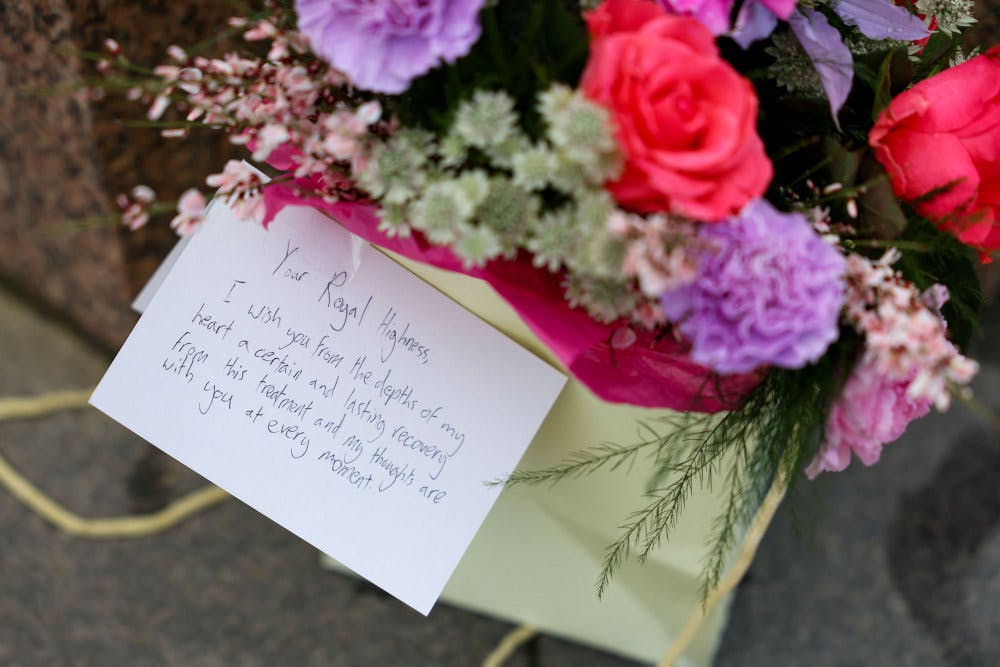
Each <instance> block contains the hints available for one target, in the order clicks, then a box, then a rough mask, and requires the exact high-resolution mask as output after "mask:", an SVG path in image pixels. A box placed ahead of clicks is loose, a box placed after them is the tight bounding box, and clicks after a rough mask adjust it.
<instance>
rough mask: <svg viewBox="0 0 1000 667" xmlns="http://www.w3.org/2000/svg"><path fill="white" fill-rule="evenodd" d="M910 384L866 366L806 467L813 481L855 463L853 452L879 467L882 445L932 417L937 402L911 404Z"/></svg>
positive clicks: (855, 375)
mask: <svg viewBox="0 0 1000 667" xmlns="http://www.w3.org/2000/svg"><path fill="white" fill-rule="evenodd" d="M909 384H910V382H909V380H905V381H900V380H894V379H892V378H890V377H888V376H886V375H884V374H883V373H880V372H879V370H878V367H877V365H876V364H875V363H874V362H870V361H861V362H859V363H858V365H857V366H855V367H854V370H853V371H852V372H851V376H850V377H849V378H848V379H847V382H846V383H845V384H844V391H843V393H842V394H841V396H840V398H839V400H838V401H837V402H836V403H835V404H834V405H833V408H831V410H830V416H829V418H828V419H827V422H826V439H825V440H824V442H823V445H822V447H821V448H820V451H819V453H818V454H817V455H816V458H815V459H813V461H812V463H810V464H809V466H808V467H807V468H806V475H807V476H808V477H809V479H813V478H815V477H816V475H818V474H820V473H821V472H825V471H831V472H839V471H841V470H843V469H844V468H846V467H847V465H848V464H849V463H850V462H851V452H854V455H855V456H857V457H858V458H859V459H861V462H862V463H864V464H865V465H866V466H870V465H874V464H875V463H877V462H878V460H879V457H880V456H881V454H882V446H883V445H886V444H888V443H890V442H892V441H893V440H895V439H897V438H898V437H899V436H901V435H903V431H905V430H906V426H907V424H909V423H910V422H911V421H913V420H914V419H919V418H920V417H923V416H924V415H926V414H927V412H928V411H929V410H930V407H931V400H930V399H929V398H923V399H919V400H913V399H911V398H910V397H909V396H908V395H907V393H906V389H907V387H908V386H909Z"/></svg>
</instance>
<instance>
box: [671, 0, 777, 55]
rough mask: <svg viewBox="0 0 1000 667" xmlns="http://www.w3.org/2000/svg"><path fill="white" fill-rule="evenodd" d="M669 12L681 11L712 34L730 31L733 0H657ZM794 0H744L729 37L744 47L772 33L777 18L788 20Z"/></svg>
mask: <svg viewBox="0 0 1000 667" xmlns="http://www.w3.org/2000/svg"><path fill="white" fill-rule="evenodd" d="M658 1H659V5H660V6H661V7H663V9H665V10H666V11H667V12H668V13H670V14H684V15H686V16H691V17H693V18H695V19H697V20H698V21H700V22H701V23H702V24H703V25H704V26H705V27H706V28H708V29H709V30H711V31H712V34H714V35H722V34H727V33H729V28H730V21H729V19H730V16H731V15H732V13H733V5H735V4H736V0H658ZM794 9H795V0H746V2H744V3H743V6H742V7H741V8H740V12H739V16H738V17H737V19H736V26H735V30H734V32H733V33H732V36H733V38H734V39H736V41H738V42H739V43H740V45H742V46H743V48H746V47H747V46H749V44H750V42H752V41H755V40H757V39H763V38H764V37H767V36H768V35H769V34H771V31H772V30H774V26H775V25H776V24H777V19H778V18H781V19H788V17H789V16H790V15H791V13H792V10H794Z"/></svg>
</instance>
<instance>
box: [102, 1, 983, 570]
mask: <svg viewBox="0 0 1000 667" xmlns="http://www.w3.org/2000/svg"><path fill="white" fill-rule="evenodd" d="M971 6H972V2H971V1H970V0H895V1H894V0H798V1H796V0H683V1H682V0H657V1H653V0H603V1H602V2H588V1H581V2H576V1H574V0H544V1H538V2H517V1H515V0H492V1H491V0H422V1H420V2H417V1H416V0H406V1H402V2H399V1H394V2H369V1H366V2H361V1H360V0H295V2H294V3H292V2H280V1H277V0H268V1H267V2H265V3H264V4H263V8H262V10H261V11H259V12H257V13H255V14H252V15H250V16H246V17H240V18H234V19H232V20H231V23H230V32H229V34H240V35H242V37H243V39H244V40H246V42H247V44H246V47H245V49H243V50H240V51H236V52H232V53H227V54H225V55H221V56H219V57H215V58H209V57H204V56H201V55H194V54H193V53H189V52H187V51H185V50H184V49H183V48H181V47H179V46H175V47H172V48H171V49H170V50H169V53H168V56H169V62H168V63H166V64H162V65H160V66H158V67H155V68H153V69H152V70H145V69H143V68H140V67H138V66H136V65H134V64H133V63H132V62H130V61H129V60H128V59H127V58H126V57H125V56H124V55H123V54H122V53H121V49H120V47H119V46H118V45H117V44H116V43H115V42H113V41H110V40H109V41H108V43H107V44H106V46H107V50H108V53H107V54H105V55H104V56H103V57H102V58H101V59H100V61H99V63H98V67H99V69H100V70H101V71H102V73H103V74H104V75H105V76H106V77H107V78H108V79H109V80H110V81H113V82H114V83H115V84H116V86H118V87H125V88H127V89H128V90H129V95H131V96H133V97H134V98H136V99H140V100H143V101H145V102H146V103H148V118H149V120H150V121H155V122H157V123H159V124H161V125H162V128H163V129H162V132H163V133H164V134H165V135H167V136H174V137H184V136H187V135H188V133H189V132H190V131H191V129H192V128H194V127H210V128H214V129H217V130H220V131H223V132H226V133H227V134H228V135H229V137H230V138H231V140H232V142H233V143H235V144H240V145H243V146H245V147H246V148H247V150H248V151H249V152H250V153H251V154H252V158H253V159H254V160H256V161H257V162H258V163H262V164H261V166H262V168H264V169H266V170H267V172H268V174H269V176H270V179H262V178H261V177H260V175H259V172H257V171H256V170H254V169H253V168H251V167H250V166H248V164H247V163H245V162H239V161H231V162H229V163H228V164H226V165H225V166H224V168H223V169H222V170H221V171H220V172H219V173H215V174H211V175H209V176H208V177H207V178H206V181H205V183H206V185H207V186H209V187H211V188H215V189H217V192H218V195H219V196H221V197H223V198H224V199H225V200H227V201H228V202H229V203H230V204H231V205H232V206H234V207H235V209H236V210H237V211H238V213H239V215H240V217H242V218H244V219H246V220H247V222H248V224H258V225H264V226H267V225H269V224H270V223H271V221H272V220H273V219H274V217H275V215H276V213H277V212H279V211H280V210H281V209H282V208H283V207H285V206H289V205H307V206H312V207H315V208H317V209H320V210H322V211H325V212H327V213H328V214H329V215H330V217H332V218H333V219H334V220H336V221H337V222H339V223H340V224H341V225H344V226H345V227H346V228H347V229H349V230H350V231H351V232H353V233H354V234H356V235H358V236H360V237H362V238H364V239H366V240H368V241H370V242H371V243H374V244H376V245H378V246H381V247H383V248H386V249H388V250H391V251H394V252H396V253H399V254H401V255H403V256H405V257H408V258H410V259H414V260H418V261H420V262H426V263H428V264H431V265H433V266H437V267H440V268H444V269H448V270H452V271H457V272H461V273H464V274H467V275H470V276H474V277H477V278H481V279H483V280H485V281H487V282H488V283H489V284H490V285H491V286H492V287H493V288H494V289H495V290H496V292H497V293H499V294H500V295H501V296H502V297H503V298H504V299H505V300H506V301H507V302H508V303H509V304H510V305H511V306H512V307H513V308H514V309H515V310H516V311H517V312H518V314H519V315H520V316H521V317H522V318H523V320H524V321H525V322H526V323H527V324H528V326H529V327H530V328H531V330H532V331H533V332H534V333H535V334H537V336H538V337H539V338H540V339H541V340H542V341H544V342H545V344H546V345H548V346H549V347H550V348H551V349H552V351H553V352H554V353H555V355H556V356H557V357H558V358H559V359H560V360H561V361H562V363H563V364H564V365H565V367H566V368H567V369H568V370H569V371H570V372H572V373H573V375H574V376H575V377H576V378H578V379H579V380H580V381H581V382H582V383H584V384H586V385H587V386H588V387H589V388H590V389H591V390H592V391H593V392H594V393H595V394H596V395H598V396H599V397H601V398H603V399H605V400H607V401H611V402H621V403H630V404H634V405H640V406H646V407H659V408H669V409H670V410H671V411H675V412H671V413H670V414H669V415H668V416H666V417H664V420H663V423H657V422H651V423H647V424H644V425H643V426H642V430H641V432H642V434H643V437H642V438H641V439H640V441H639V442H637V443H632V444H621V445H611V444H606V445H603V446H601V447H598V448H596V449H593V450H586V451H581V452H580V453H579V455H578V456H575V457H574V458H573V459H571V460H568V461H567V462H565V464H563V465H560V466H557V467H555V468H552V469H549V470H540V471H527V472H519V473H516V474H515V475H514V477H513V478H512V479H511V480H509V482H511V483H518V482H523V483H539V482H544V481H551V480H556V479H560V478H563V477H568V476H574V475H578V474H583V473H586V472H590V471H593V470H596V469H599V468H602V467H617V466H621V465H627V464H630V463H631V462H632V461H633V460H634V459H635V458H636V457H638V456H640V455H644V454H649V457H648V458H649V461H650V467H649V468H650V483H649V487H648V488H649V493H648V498H647V500H648V505H647V507H646V508H645V509H643V510H641V511H639V512H637V513H636V514H635V515H633V516H631V517H629V519H628V520H627V521H626V523H625V525H624V526H623V532H622V534H621V538H620V540H619V541H618V542H616V543H615V544H613V545H611V547H610V548H609V551H608V557H607V561H606V566H607V567H606V572H605V576H602V580H601V581H602V585H603V583H606V581H607V575H609V574H610V573H611V572H612V571H613V570H614V569H615V568H616V567H617V565H618V564H620V563H621V562H622V559H624V558H626V557H629V556H634V557H637V558H639V559H640V560H641V559H642V558H643V557H644V556H645V555H646V554H648V553H649V552H650V550H651V549H653V548H655V547H656V546H657V544H659V542H660V541H661V539H662V538H663V537H664V535H666V534H667V532H668V531H669V529H670V527H671V526H672V525H673V524H674V522H675V520H676V518H677V515H678V513H679V512H680V511H681V508H682V506H683V504H684V500H685V499H686V498H687V496H688V495H689V494H690V493H691V491H692V489H693V488H694V487H695V485H696V484H697V483H698V482H699V481H704V480H708V479H711V478H712V477H713V476H717V475H722V476H723V477H724V479H725V480H726V483H727V489H728V490H729V491H728V493H729V497H728V501H727V502H726V503H725V505H724V510H723V514H722V515H721V516H720V517H719V520H718V522H717V524H716V526H715V528H714V537H713V540H714V542H713V543H714V546H713V549H712V551H711V554H710V557H709V560H708V563H707V567H706V582H705V583H706V585H708V586H711V585H712V584H713V583H714V582H715V581H716V580H717V578H718V577H719V574H720V572H721V570H722V568H723V567H724V565H725V563H726V562H727V558H728V554H729V551H730V547H731V546H732V545H733V543H734V541H735V540H736V536H737V535H738V531H739V529H740V527H741V526H742V525H743V524H744V523H745V522H746V521H747V520H748V519H749V518H750V517H751V516H752V514H753V512H754V511H756V508H757V507H758V506H759V504H760V502H761V498H762V497H763V494H764V493H765V492H766V491H767V488H768V487H769V486H770V485H771V484H772V483H778V484H782V485H787V484H790V483H791V482H793V481H794V480H796V479H798V478H801V477H809V478H812V477H815V476H816V475H818V474H820V473H823V472H829V471H839V470H843V469H844V468H845V467H846V466H847V465H848V464H849V463H850V461H851V458H852V455H853V456H856V457H857V458H858V459H860V460H861V462H862V463H864V464H865V465H872V464H873V463H875V462H876V461H878V459H879V456H880V453H881V450H882V448H883V446H884V445H886V444H887V443H889V442H891V441H893V440H895V439H896V438H898V437H899V436H900V435H901V434H902V433H903V430H904V429H905V428H906V425H907V424H908V423H909V422H910V421H912V420H914V419H916V418H918V417H921V416H923V415H924V414H926V413H927V412H928V411H929V409H930V408H931V407H932V406H933V407H935V408H937V409H938V410H945V409H947V408H948V406H949V403H950V402H951V400H952V398H953V397H955V396H958V397H963V398H964V397H966V396H967V393H968V389H967V387H968V384H969V382H970V380H971V379H972V377H973V376H974V374H975V373H976V370H977V365H976V363H975V362H974V361H972V360H970V359H968V358H967V357H965V356H964V355H963V353H962V350H963V347H964V346H965V345H966V343H967V342H968V340H969V337H970V335H971V332H972V330H973V328H974V327H975V325H976V320H977V317H978V308H979V301H980V298H981V296H980V289H979V283H978V280H977V277H976V272H975V262H976V261H977V260H979V261H982V262H988V261H990V255H991V253H993V252H995V251H996V250H997V249H998V248H1000V48H993V49H990V50H988V51H986V52H984V53H978V50H979V49H976V50H975V51H974V52H972V53H965V52H963V50H962V48H961V46H960V42H959V39H958V38H959V36H960V33H961V31H962V29H963V28H965V27H966V26H968V25H970V24H971V23H972V22H973V19H972V18H971V15H970V11H971ZM169 114H176V115H175V116H174V117H173V118H172V117H171V116H170V115H169ZM119 203H120V205H121V207H122V210H123V217H124V222H125V223H126V224H127V225H129V226H130V227H133V228H134V227H137V226H140V225H142V224H144V223H145V222H146V221H147V220H148V218H149V213H150V211H153V210H156V207H158V206H162V204H157V203H156V202H155V195H154V194H153V193H152V191H151V190H150V189H149V188H147V187H145V186H139V187H137V188H136V189H135V190H134V191H133V192H132V194H131V195H123V196H122V197H121V198H120V201H119ZM205 205H206V198H205V195H204V194H203V193H202V192H201V191H200V190H199V189H191V190H189V191H188V192H186V193H185V194H184V195H183V196H182V197H181V198H180V201H179V202H178V203H177V216H176V217H175V218H174V219H173V222H172V223H171V224H172V227H173V228H174V229H176V230H177V232H178V233H179V234H182V235H185V234H190V233H191V232H192V231H193V230H195V229H196V228H197V227H198V225H199V223H200V221H201V220H202V218H203V215H204V209H205ZM331 224H333V223H332V222H331ZM800 471H804V473H805V474H804V475H802V474H798V473H799V472H800Z"/></svg>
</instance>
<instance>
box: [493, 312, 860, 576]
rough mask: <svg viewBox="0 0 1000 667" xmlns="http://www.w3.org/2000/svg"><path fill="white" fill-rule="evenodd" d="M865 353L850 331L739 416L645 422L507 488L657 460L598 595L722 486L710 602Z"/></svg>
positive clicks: (711, 554) (774, 382)
mask: <svg viewBox="0 0 1000 667" xmlns="http://www.w3.org/2000/svg"><path fill="white" fill-rule="evenodd" d="M859 349H860V340H859V339H858V337H857V336H856V335H855V334H854V333H853V332H851V331H849V330H844V331H842V332H841V336H840V339H839V340H838V342H837V343H835V344H834V345H833V346H832V347H831V349H830V350H829V351H828V352H827V354H826V356H824V357H823V358H822V359H821V360H820V361H819V362H817V363H816V364H813V365H812V366H808V367H806V368H803V369H799V370H794V371H792V370H783V369H775V370H772V371H771V372H770V373H769V374H768V375H767V376H766V377H765V378H764V379H763V381H762V382H761V384H760V385H759V386H758V387H757V388H756V389H754V390H753V391H752V392H751V393H750V394H749V395H748V396H747V397H746V399H745V401H744V403H743V405H742V406H741V407H740V408H739V409H738V410H735V411H733V412H730V413H726V414H715V415H706V414H697V413H686V414H679V415H673V416H669V417H664V418H663V419H662V420H659V421H656V422H650V423H642V424H640V426H639V429H640V431H639V433H640V438H639V440H638V441H637V442H635V443H633V444H631V445H626V446H619V445H614V444H610V443H604V444H602V445H601V446H599V447H596V448H594V449H591V450H587V451H581V452H577V453H575V454H573V455H572V456H570V457H569V458H568V459H567V460H566V461H565V462H564V463H562V464H560V465H557V466H555V467H552V468H548V469H545V470H529V471H519V472H515V473H514V474H513V475H511V477H510V478H509V479H507V480H506V483H507V484H508V485H518V484H533V485H537V484H542V483H554V482H557V481H559V480H563V479H566V478H571V477H579V476H582V475H586V474H590V473H593V472H597V471H599V470H602V469H611V470H616V469H619V468H628V469H631V468H633V467H635V466H636V464H637V463H638V461H639V460H640V457H641V455H643V456H644V457H645V458H650V459H651V460H652V466H651V467H652V477H651V480H650V483H649V486H648V491H647V493H646V496H645V497H646V500H647V504H646V506H645V507H643V508H642V509H639V510H637V511H636V512H633V513H632V514H631V515H629V516H628V517H627V518H626V520H625V521H624V523H623V524H622V525H621V526H620V528H621V532H620V534H619V536H618V539H617V540H615V542H614V543H612V544H611V545H609V546H608V548H607V551H606V552H605V560H604V565H603V568H602V570H601V573H600V575H599V577H598V580H597V592H598V595H601V594H603V592H604V591H605V590H606V588H607V586H608V584H609V583H610V581H611V578H612V577H613V575H614V574H615V572H616V571H617V570H618V569H619V568H620V567H621V565H622V564H623V563H624V562H625V561H626V560H629V559H631V560H635V561H638V562H640V563H641V562H643V561H644V560H645V559H646V558H647V557H648V556H649V554H651V553H652V552H653V551H654V550H655V549H656V548H657V547H658V546H659V545H660V543H661V542H662V541H663V540H665V539H667V538H668V537H669V534H670V531H671V530H672V529H673V527H674V526H675V525H676V523H677V520H678V519H679V517H680V515H681V513H682V512H683V510H684V506H685V503H686V501H687V500H688V498H690V497H691V494H692V493H693V492H694V490H695V489H696V488H705V487H707V488H710V487H711V486H712V484H713V482H715V481H717V480H719V479H721V480H722V481H723V483H724V485H725V489H726V501H725V503H724V505H723V510H722V512H721V513H720V514H719V515H718V516H717V517H716V519H715V521H714V523H713V526H712V534H711V537H710V540H709V551H708V554H707V556H706V560H705V567H704V569H703V572H702V592H703V594H705V595H707V593H708V592H709V591H710V590H711V589H712V588H713V587H714V586H715V585H716V584H717V583H718V581H719V579H720V578H721V576H722V574H723V572H724V570H725V568H726V566H727V565H728V563H729V558H730V555H731V553H732V550H733V548H734V547H735V546H736V544H737V540H738V538H739V537H740V535H741V533H742V529H743V527H744V526H746V525H747V524H748V523H749V521H750V520H751V519H752V517H753V515H754V514H755V513H756V511H757V509H758V508H759V506H760V504H761V502H762V501H763V498H764V496H765V495H766V493H767V490H768V488H769V487H770V485H771V484H772V483H773V482H774V480H775V479H776V478H777V477H778V473H779V471H782V472H784V473H785V475H786V478H787V479H789V480H790V482H789V483H790V484H794V483H795V481H796V480H797V479H798V478H799V477H800V475H799V474H798V471H799V470H801V468H802V467H803V466H804V465H805V463H806V462H808V461H809V460H810V459H811V458H812V456H813V455H814V454H815V452H816V449H817V446H818V444H819V439H820V437H821V434H822V431H823V426H824V424H825V423H826V417H827V413H828V411H829V407H830V404H831V403H832V401H833V399H834V397H836V396H837V395H838V394H839V392H840V390H841V388H842V386H843V383H844V381H845V380H846V376H847V374H848V373H849V371H850V369H851V367H852V366H853V363H854V361H855V358H856V355H857V353H858V350H859Z"/></svg>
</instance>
